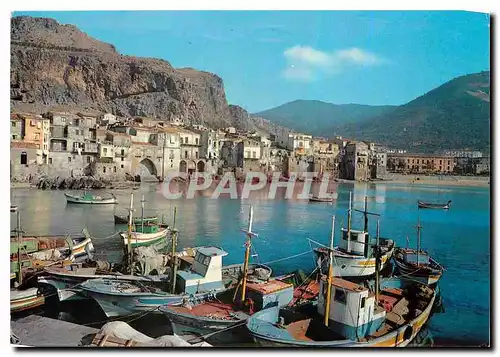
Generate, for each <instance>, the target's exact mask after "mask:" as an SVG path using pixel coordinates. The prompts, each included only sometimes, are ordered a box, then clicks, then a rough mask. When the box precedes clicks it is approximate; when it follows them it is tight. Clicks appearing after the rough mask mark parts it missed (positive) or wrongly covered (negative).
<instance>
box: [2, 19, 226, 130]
mask: <svg viewBox="0 0 500 357" xmlns="http://www.w3.org/2000/svg"><path fill="white" fill-rule="evenodd" d="M10 88H11V105H12V107H13V108H14V109H16V107H17V106H19V107H21V106H22V105H23V104H33V105H35V106H36V107H37V108H40V107H46V108H47V109H49V108H51V107H53V106H78V107H79V108H86V109H94V110H99V111H105V112H112V113H114V114H116V115H119V116H125V117H128V116H148V117H156V118H161V119H167V120H175V119H177V120H180V121H182V122H184V123H186V124H191V123H192V124H204V125H207V126H209V127H223V126H226V125H231V123H232V121H233V119H232V117H231V113H230V110H229V107H228V104H227V101H226V95H225V92H224V85H223V82H222V79H221V78H220V77H218V76H216V75H215V74H212V73H208V72H202V71H197V70H194V69H190V68H183V69H175V68H173V67H172V66H171V65H170V63H168V62H167V61H165V60H161V59H152V58H137V57H132V56H123V55H121V54H119V53H118V52H117V51H116V50H115V48H114V46H113V45H110V44H106V43H103V42H100V41H98V40H96V39H93V38H91V37H89V36H88V35H86V34H84V33H83V32H81V31H80V30H78V28H76V27H75V26H72V25H61V24H59V23H58V22H57V21H55V20H53V19H46V18H33V17H26V16H21V17H14V18H12V20H11V73H10Z"/></svg>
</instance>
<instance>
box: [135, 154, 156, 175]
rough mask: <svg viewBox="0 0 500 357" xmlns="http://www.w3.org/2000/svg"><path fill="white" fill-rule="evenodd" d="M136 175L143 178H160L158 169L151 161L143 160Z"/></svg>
mask: <svg viewBox="0 0 500 357" xmlns="http://www.w3.org/2000/svg"><path fill="white" fill-rule="evenodd" d="M135 174H136V175H140V176H141V177H145V178H146V179H147V178H148V177H151V178H152V177H154V178H157V177H158V170H157V169H156V165H155V164H154V162H153V161H151V160H150V159H143V160H142V161H141V162H140V163H139V167H138V168H137V170H136V173H135Z"/></svg>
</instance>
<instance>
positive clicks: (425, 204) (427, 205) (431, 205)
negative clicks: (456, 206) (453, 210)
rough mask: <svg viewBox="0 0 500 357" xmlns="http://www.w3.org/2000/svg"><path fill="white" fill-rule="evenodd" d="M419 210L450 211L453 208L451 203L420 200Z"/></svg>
mask: <svg viewBox="0 0 500 357" xmlns="http://www.w3.org/2000/svg"><path fill="white" fill-rule="evenodd" d="M417 203H418V208H433V209H449V208H450V206H451V201H448V202H447V203H430V202H423V201H420V200H418V201H417Z"/></svg>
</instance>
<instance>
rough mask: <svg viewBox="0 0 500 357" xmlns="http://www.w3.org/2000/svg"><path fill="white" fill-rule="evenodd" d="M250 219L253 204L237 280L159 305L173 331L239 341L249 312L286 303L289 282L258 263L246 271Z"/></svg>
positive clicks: (290, 293) (244, 334) (289, 297)
mask: <svg viewBox="0 0 500 357" xmlns="http://www.w3.org/2000/svg"><path fill="white" fill-rule="evenodd" d="M252 223H253V207H250V214H249V225H248V230H247V231H245V232H246V234H247V241H246V244H245V245H246V250H245V261H244V267H243V276H242V279H241V284H238V285H236V287H234V288H233V289H230V290H226V291H223V292H220V293H218V294H216V295H210V296H208V297H207V298H205V299H190V298H186V299H183V300H182V301H181V302H176V303H170V304H165V305H163V306H160V308H159V310H160V311H161V312H163V313H164V314H165V315H166V316H167V317H168V319H169V320H170V322H171V324H172V329H173V331H174V333H175V334H176V335H179V336H183V335H193V334H194V335H196V336H202V337H203V338H206V337H209V336H210V340H209V341H217V342H218V343H222V344H226V343H236V342H241V341H244V340H245V338H247V339H248V337H249V336H248V333H247V332H246V329H245V328H244V322H245V321H246V319H247V318H248V317H249V316H250V315H252V314H253V313H254V312H255V311H259V310H261V309H266V308H268V307H270V306H275V305H277V306H286V305H287V304H288V303H289V302H290V301H291V300H292V299H293V285H292V284H289V283H285V282H283V281H281V280H277V279H270V270H266V269H262V268H260V267H259V268H256V269H254V271H253V272H250V271H249V269H248V266H249V262H248V259H249V256H250V249H251V238H252V237H254V236H256V234H255V233H253V232H252ZM240 285H241V289H239V288H240ZM228 329H229V332H226V330H228ZM223 331H224V332H223Z"/></svg>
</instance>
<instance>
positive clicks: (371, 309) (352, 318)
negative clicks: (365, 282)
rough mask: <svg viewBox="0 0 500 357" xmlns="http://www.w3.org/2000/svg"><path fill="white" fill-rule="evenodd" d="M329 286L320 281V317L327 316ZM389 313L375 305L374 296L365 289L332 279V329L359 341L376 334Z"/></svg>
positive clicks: (325, 282) (330, 317)
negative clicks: (326, 306)
mask: <svg viewBox="0 0 500 357" xmlns="http://www.w3.org/2000/svg"><path fill="white" fill-rule="evenodd" d="M327 288H328V282H327V278H326V277H325V276H323V278H322V279H321V281H320V294H319V297H318V314H320V315H321V316H325V305H326V295H327ZM385 316H386V311H385V310H384V309H383V308H381V307H379V306H378V305H377V304H376V303H375V294H373V293H371V292H370V290H369V289H368V288H366V287H364V286H361V285H358V284H355V283H352V282H350V281H347V280H344V279H340V278H332V290H331V299H330V313H329V328H330V329H331V330H332V331H334V332H335V333H336V334H338V335H340V336H342V337H344V338H347V339H351V340H359V339H361V338H363V337H365V336H368V335H371V334H373V333H374V332H375V331H377V330H378V329H379V328H380V327H381V325H382V323H383V322H384V321H385Z"/></svg>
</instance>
